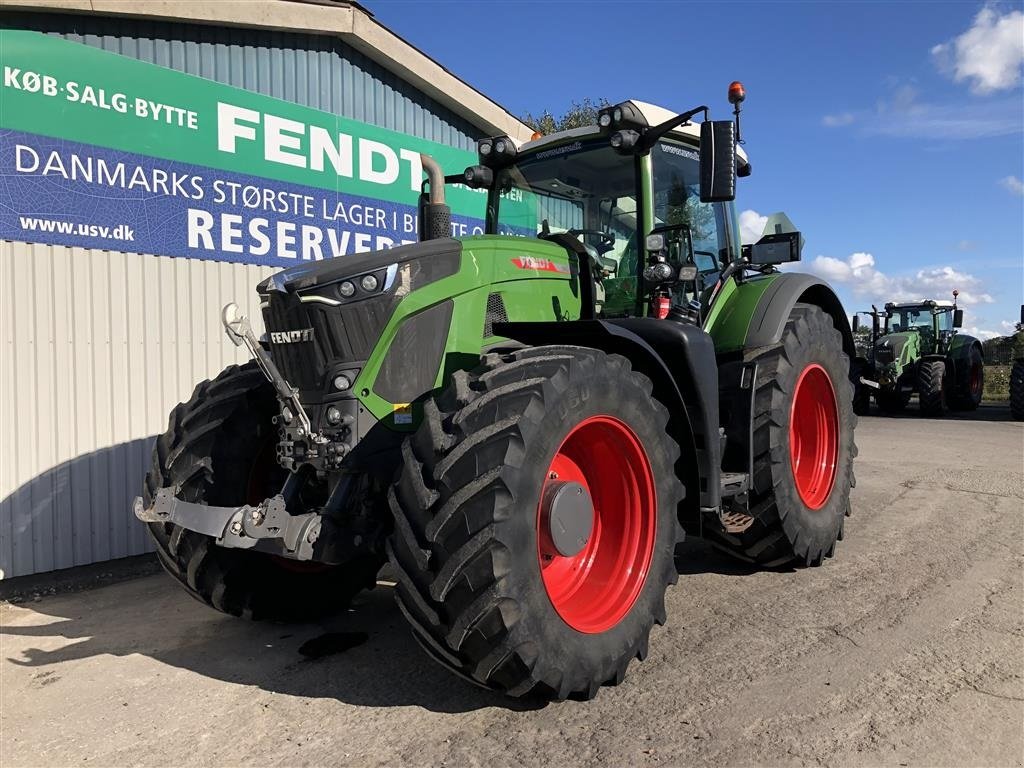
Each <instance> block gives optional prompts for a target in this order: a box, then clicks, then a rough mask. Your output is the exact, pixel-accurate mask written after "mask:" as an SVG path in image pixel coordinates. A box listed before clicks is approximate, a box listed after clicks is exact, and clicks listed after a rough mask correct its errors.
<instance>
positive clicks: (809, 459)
mask: <svg viewBox="0 0 1024 768" xmlns="http://www.w3.org/2000/svg"><path fill="white" fill-rule="evenodd" d="M838 457H839V408H838V406H837V404H836V393H835V390H834V389H833V388H832V380H831V379H830V378H829V376H828V373H827V372H826V371H825V369H824V368H822V367H821V366H820V365H818V364H817V363H812V364H811V365H808V366H807V367H806V368H804V370H803V372H802V373H801V374H800V377H799V378H798V379H797V380H796V391H795V392H794V393H793V405H792V408H791V410H790V414H789V460H790V464H791V466H792V468H793V479H794V480H795V481H796V490H797V493H799V494H800V499H801V501H803V503H804V504H806V505H807V506H808V507H809V508H810V509H821V508H822V507H823V506H824V505H825V502H826V501H828V497H829V494H830V493H832V486H833V485H835V482H836V464H837V463H838Z"/></svg>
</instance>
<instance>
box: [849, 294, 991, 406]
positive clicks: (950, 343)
mask: <svg viewBox="0 0 1024 768" xmlns="http://www.w3.org/2000/svg"><path fill="white" fill-rule="evenodd" d="M958 295H959V292H958V291H953V301H951V302H950V301H935V300H932V299H927V300H923V301H916V302H907V303H900V304H896V303H892V302H890V303H888V304H886V305H885V310H884V311H883V312H879V311H878V309H877V308H876V307H874V306H873V305H872V307H871V311H870V312H858V313H857V315H855V316H854V319H853V331H854V333H855V334H857V333H858V332H859V331H860V316H861V315H866V316H868V317H870V318H871V332H870V336H869V341H868V343H867V348H866V350H865V354H863V355H858V356H857V358H856V359H855V361H854V371H855V373H854V380H855V382H856V392H855V393H854V407H855V410H856V412H857V413H858V414H864V413H867V409H868V405H869V402H870V396H871V391H872V390H873V391H874V395H875V402H877V403H878V407H879V408H880V409H881V410H882V411H885V412H886V413H896V412H898V411H901V410H903V409H904V408H905V407H906V406H907V403H908V402H910V397H911V395H912V394H914V393H915V392H916V393H917V395H918V399H919V401H920V407H921V413H922V415H927V416H941V415H942V414H943V413H945V412H946V410H947V409H950V410H960V411H973V410H974V409H975V408H977V407H978V404H979V403H981V396H982V392H983V390H984V388H985V358H984V353H983V351H982V346H981V342H980V341H979V340H978V339H976V338H974V337H973V336H968V335H967V334H965V333H960V332H959V331H958V330H957V329H958V328H960V327H961V326H962V325H963V310H962V309H958V308H957V305H956V297H957V296H958Z"/></svg>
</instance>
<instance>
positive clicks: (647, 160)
mask: <svg viewBox="0 0 1024 768" xmlns="http://www.w3.org/2000/svg"><path fill="white" fill-rule="evenodd" d="M729 95H730V101H731V102H732V103H733V104H734V105H735V109H734V115H735V120H724V121H711V120H709V119H708V109H707V108H706V107H698V108H697V109H693V110H689V111H687V112H684V113H682V114H673V113H671V112H668V111H667V110H664V109H660V108H658V107H654V106H651V105H647V104H643V103H640V102H636V101H626V102H623V103H620V104H617V105H615V106H610V107H608V108H606V109H603V110H602V111H601V112H600V114H599V121H598V124H597V125H594V126H591V127H586V128H577V129H573V130H569V131H565V132H562V133H557V134H554V135H549V136H545V137H542V138H537V139H536V140H533V141H530V142H529V143H526V144H524V145H522V146H519V147H517V146H516V145H515V143H514V142H512V141H511V140H510V139H509V138H508V137H495V138H492V139H485V140H482V141H480V142H479V145H478V152H479V164H478V165H475V166H472V167H470V168H467V169H466V171H465V173H464V174H458V175H453V176H447V177H445V176H443V174H442V172H441V171H440V169H439V168H438V167H437V165H436V163H434V162H433V161H432V160H431V159H430V158H429V157H426V156H424V157H423V158H422V159H423V164H424V169H425V170H426V171H427V175H428V179H427V180H426V181H425V182H424V194H423V195H422V196H421V201H420V227H421V238H420V239H421V242H419V243H416V244H413V245H408V246H402V247H398V248H394V249H391V250H383V251H378V252H374V253H366V254H358V255H355V256H348V257H344V258H337V259H333V260H330V261H325V262H323V263H319V264H311V265H302V266H297V267H295V268H291V269H286V270H284V271H283V272H280V273H277V274H275V275H273V276H272V277H270V278H269V279H267V280H266V281H264V282H263V283H261V284H260V285H259V286H258V287H257V290H258V292H259V295H260V298H261V302H262V310H263V320H264V324H265V325H266V329H267V335H266V336H265V337H263V338H262V339H256V338H255V336H254V333H253V331H252V329H251V327H250V326H249V323H248V321H247V320H246V318H245V317H243V316H242V315H240V313H239V311H238V308H237V307H236V306H235V305H233V304H231V305H228V306H227V307H225V311H224V316H223V322H224V325H225V327H226V329H227V332H228V334H229V336H230V337H231V339H232V340H233V341H235V342H236V343H237V344H244V345H245V346H246V347H248V349H249V351H250V353H251V354H252V356H253V361H252V362H251V363H249V364H247V365H242V366H232V367H230V368H228V369H227V370H225V371H224V372H223V373H221V374H220V375H219V376H217V377H216V378H215V379H213V380H212V381H205V382H203V383H201V384H199V385H198V386H197V387H196V389H195V392H194V393H193V395H192V398H191V399H190V400H189V401H188V402H186V403H182V404H181V405H179V406H177V407H176V408H175V409H174V410H173V412H172V413H171V417H170V424H169V426H168V430H167V432H166V433H165V434H163V435H161V436H160V437H159V438H158V439H157V441H156V447H155V450H154V455H153V466H152V469H151V471H150V472H149V474H148V475H147V477H146V480H145V486H144V489H143V495H142V497H141V498H139V499H137V500H136V502H135V514H136V515H137V517H139V518H140V519H141V520H143V521H144V522H145V523H147V524H148V527H149V531H150V532H151V534H152V537H153V540H154V541H155V543H156V549H157V555H158V557H159V559H160V562H161V563H162V564H163V566H164V567H165V569H166V570H167V571H168V572H169V573H170V575H171V576H173V577H174V578H175V579H177V580H178V581H179V582H180V583H181V584H182V586H183V587H184V588H185V589H186V590H188V592H189V593H191V594H192V595H193V596H194V597H196V598H197V599H198V600H200V601H201V602H204V603H206V604H208V605H210V606H212V607H214V608H216V609H218V610H220V611H224V612H226V613H229V614H234V615H240V616H247V617H251V618H253V619H261V618H262V619H277V620H281V619H299V620H301V619H309V618H311V617H314V616H317V615H320V614H323V613H327V612H331V611H336V610H338V609H339V608H341V607H342V606H344V605H345V604H346V603H347V602H348V601H349V600H350V599H351V598H352V596H353V595H354V594H355V593H356V592H358V591H359V590H361V589H363V588H367V587H371V586H373V585H374V583H375V579H376V576H377V572H378V569H379V568H380V567H381V566H382V564H383V563H384V562H385V561H387V562H388V563H389V566H390V570H391V573H392V574H393V578H394V579H395V580H396V582H397V586H396V589H395V591H396V594H397V602H398V606H399V608H400V609H401V612H402V614H403V615H404V616H405V618H406V619H407V620H408V622H409V624H410V626H411V628H412V631H413V634H414V636H415V638H416V639H417V640H418V642H419V643H420V645H421V646H422V647H423V648H424V650H425V651H426V652H427V654H429V655H430V657H432V658H433V659H434V660H436V661H437V662H439V663H440V664H442V665H443V666H444V667H446V668H448V669H449V670H451V671H453V672H455V673H456V674H458V675H461V676H462V677H464V678H465V679H467V680H469V681H471V682H473V683H476V684H478V685H481V686H484V687H486V688H490V689H494V690H498V691H503V692H505V693H507V694H510V695H513V696H520V695H525V694H530V695H531V696H539V697H545V698H553V699H564V698H567V697H573V698H589V697H592V696H593V695H595V693H596V692H597V690H598V689H599V687H600V686H602V685H605V684H617V683H619V682H620V681H621V680H622V679H623V677H624V675H625V673H626V669H627V667H628V665H629V663H630V661H631V660H632V659H634V658H639V659H643V658H644V657H645V656H646V655H647V652H648V637H649V634H650V631H651V629H652V626H653V625H654V624H662V623H664V622H665V620H666V609H665V593H666V590H667V589H668V587H669V586H670V585H672V584H674V583H675V582H676V581H677V578H678V570H677V566H676V562H675V552H676V546H677V544H679V542H681V541H682V539H683V535H684V531H685V532H686V533H689V534H693V535H698V536H704V537H707V538H708V539H710V540H711V541H712V542H713V543H714V544H715V545H716V546H718V547H720V548H721V549H722V550H725V551H726V552H728V553H731V554H732V555H735V556H736V557H738V558H741V559H743V560H745V561H747V562H749V563H753V564H756V565H760V566H766V567H774V566H781V565H787V564H797V565H806V566H817V565H820V564H821V563H822V561H823V560H824V559H825V558H827V557H830V556H831V555H832V554H833V550H834V548H835V545H836V541H837V540H838V539H840V538H842V535H843V525H844V520H845V516H846V515H847V514H848V513H849V499H850V487H851V485H852V484H853V459H854V456H855V454H856V448H855V446H854V426H855V421H856V419H855V416H854V414H853V408H852V395H853V386H852V383H851V381H850V378H849V375H850V361H851V359H852V356H853V337H852V334H851V332H850V327H849V323H848V320H847V319H846V315H845V313H844V311H843V308H842V306H841V304H840V302H839V300H838V298H837V297H836V295H835V294H834V293H833V291H832V290H831V289H830V288H829V287H828V286H827V285H826V284H824V283H823V282H821V281H820V280H818V279H816V278H814V277H812V276H809V275H801V274H793V273H785V274H783V273H780V272H779V271H778V270H777V269H776V266H775V265H776V264H779V263H782V262H788V261H793V260H796V259H798V258H799V255H800V254H799V242H800V240H799V233H795V232H788V233H787V232H775V233H771V234H769V235H766V236H765V237H764V238H762V239H761V241H759V242H758V243H757V244H754V245H752V246H743V247H742V248H741V246H740V242H739V226H738V219H737V215H736V211H735V208H734V205H733V199H734V195H735V183H736V177H737V176H745V175H747V174H749V172H750V164H749V162H748V160H747V156H746V154H745V153H744V152H743V150H742V149H741V148H740V147H739V146H738V138H739V110H740V107H739V104H740V102H741V101H742V99H743V96H744V94H743V90H742V86H740V85H739V84H738V83H737V84H734V85H733V86H731V87H730V92H729ZM701 114H702V115H703V117H704V120H703V122H698V123H694V122H693V119H694V118H695V117H696V116H698V115H701ZM445 183H459V184H463V185H466V186H469V187H472V188H475V189H478V190H481V197H482V198H485V200H486V216H485V218H486V233H485V234H483V235H479V236H472V237H464V238H458V239H453V238H452V237H450V233H451V228H450V227H451V222H450V212H449V210H448V208H447V206H446V204H445Z"/></svg>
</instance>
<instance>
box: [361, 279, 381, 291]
mask: <svg viewBox="0 0 1024 768" xmlns="http://www.w3.org/2000/svg"><path fill="white" fill-rule="evenodd" d="M359 284H360V285H361V286H363V290H364V291H376V290H377V278H376V277H374V276H373V275H363V279H362V280H360V281H359Z"/></svg>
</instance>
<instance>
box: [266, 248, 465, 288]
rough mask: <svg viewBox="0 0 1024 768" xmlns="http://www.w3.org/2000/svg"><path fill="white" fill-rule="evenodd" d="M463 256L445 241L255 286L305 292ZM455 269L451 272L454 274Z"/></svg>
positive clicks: (298, 269)
mask: <svg viewBox="0 0 1024 768" xmlns="http://www.w3.org/2000/svg"><path fill="white" fill-rule="evenodd" d="M461 253H462V244H461V243H460V242H459V241H458V240H454V239H452V238H442V239H440V240H428V241H426V242H422V243H413V244H411V245H402V246H399V247H397V248H390V249H387V250H382V251H370V252H369V253H357V254H353V255H351V256H339V257H335V258H333V259H327V260H325V261H320V262H314V263H312V264H298V265H296V266H294V267H289V268H288V269H284V270H282V271H280V272H277V273H275V274H273V275H271V276H270V277H268V278H267V279H266V280H264V281H263V282H262V283H260V284H259V285H258V286H256V290H257V291H258V292H259V293H260V294H261V295H265V294H268V293H271V292H279V293H284V292H294V291H302V290H305V289H309V288H316V287H318V286H323V285H328V284H331V283H335V282H338V281H341V280H344V279H345V278H349V279H353V278H359V277H362V276H363V275H366V274H370V273H374V272H377V271H380V270H384V271H385V272H386V271H387V270H388V267H391V266H395V267H396V268H397V265H399V264H403V263H407V264H408V263H411V262H414V261H419V260H421V259H428V260H429V261H428V263H432V262H435V261H439V262H443V263H448V264H450V263H451V262H453V261H454V262H455V263H456V265H457V263H458V260H459V256H460V254H461ZM457 269H458V267H457V266H456V270H457ZM456 270H452V272H454V271H456ZM449 274H450V273H449ZM357 290H358V286H357Z"/></svg>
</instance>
